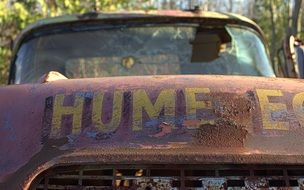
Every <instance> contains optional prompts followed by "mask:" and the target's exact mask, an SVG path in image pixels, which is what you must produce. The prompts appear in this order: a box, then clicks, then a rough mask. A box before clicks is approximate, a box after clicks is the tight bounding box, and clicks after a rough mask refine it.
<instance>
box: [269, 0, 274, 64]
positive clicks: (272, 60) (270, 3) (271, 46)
mask: <svg viewBox="0 0 304 190" xmlns="http://www.w3.org/2000/svg"><path fill="white" fill-rule="evenodd" d="M268 6H269V12H270V23H271V44H270V49H271V53H270V59H271V62H272V64H274V62H275V54H276V28H275V27H276V23H275V20H274V10H273V6H274V5H273V2H272V1H270V2H269V5H268Z"/></svg>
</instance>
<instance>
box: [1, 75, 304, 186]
mask: <svg viewBox="0 0 304 190" xmlns="http://www.w3.org/2000/svg"><path fill="white" fill-rule="evenodd" d="M303 102H304V83H303V81H302V80H295V79H278V78H260V77H242V76H190V75H189V76H183V75H180V76H145V77H109V78H98V79H73V80H59V81H54V82H49V83H44V84H25V85H12V86H7V87H2V88H0V105H1V106H0V133H1V138H0V168H1V170H0V183H3V184H5V183H8V184H9V183H10V182H13V181H12V180H14V181H16V180H17V179H20V181H23V180H25V179H31V177H29V176H34V175H37V174H38V173H39V172H41V171H43V170H44V169H46V168H48V167H51V166H53V165H55V164H64V163H74V162H76V163H82V162H101V163H137V162H140V163H172V162H173V163H185V162H186V163H235V164H237V163H255V164H256V163H261V164H267V163H269V164H270V163H271V164H278V163H281V164H284V163H285V164H290V163H292V164H295V163H304V162H303V161H304V158H303V156H302V155H303V154H302V153H303V152H304V140H303V135H304V109H303Z"/></svg>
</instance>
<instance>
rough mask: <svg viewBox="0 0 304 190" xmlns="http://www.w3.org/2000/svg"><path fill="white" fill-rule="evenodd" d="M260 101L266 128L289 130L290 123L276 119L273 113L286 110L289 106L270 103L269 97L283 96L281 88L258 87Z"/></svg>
mask: <svg viewBox="0 0 304 190" xmlns="http://www.w3.org/2000/svg"><path fill="white" fill-rule="evenodd" d="M256 92H257V96H258V98H259V101H260V107H261V115H262V122H263V128H264V129H276V130H288V129H289V123H288V122H283V121H274V120H273V118H272V116H271V114H272V113H274V112H285V113H287V108H286V105H285V104H282V103H270V102H269V100H268V97H271V96H283V94H282V92H281V91H280V90H266V89H256Z"/></svg>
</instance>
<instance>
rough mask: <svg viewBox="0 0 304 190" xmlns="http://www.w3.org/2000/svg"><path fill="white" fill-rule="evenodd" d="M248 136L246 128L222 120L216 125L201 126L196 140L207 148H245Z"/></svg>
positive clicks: (217, 121) (216, 122)
mask: <svg viewBox="0 0 304 190" xmlns="http://www.w3.org/2000/svg"><path fill="white" fill-rule="evenodd" d="M247 134H248V132H247V130H246V129H245V127H244V126H240V125H237V124H235V123H234V122H231V121H230V120H225V119H222V118H221V119H218V120H216V121H215V124H214V125H210V124H203V125H201V126H200V128H199V130H198V132H197V133H196V134H195V138H196V141H197V143H199V144H200V145H203V146H206V147H244V140H245V138H246V136H247Z"/></svg>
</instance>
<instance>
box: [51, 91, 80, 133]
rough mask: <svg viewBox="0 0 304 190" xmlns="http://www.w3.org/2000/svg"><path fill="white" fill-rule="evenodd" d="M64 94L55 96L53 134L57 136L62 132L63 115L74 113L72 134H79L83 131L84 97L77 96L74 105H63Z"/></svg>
mask: <svg viewBox="0 0 304 190" xmlns="http://www.w3.org/2000/svg"><path fill="white" fill-rule="evenodd" d="M64 97H65V95H64V94H58V95H56V96H55V98H54V99H55V100H54V108H53V119H52V132H51V135H52V136H56V135H58V134H59V133H60V130H61V123H62V116H63V115H72V117H73V122H72V134H78V133H80V131H81V119H82V110H83V102H84V98H83V97H81V96H75V99H74V105H72V106H63V101H64Z"/></svg>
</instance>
